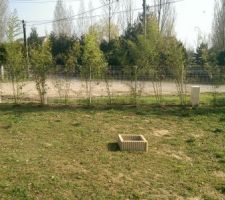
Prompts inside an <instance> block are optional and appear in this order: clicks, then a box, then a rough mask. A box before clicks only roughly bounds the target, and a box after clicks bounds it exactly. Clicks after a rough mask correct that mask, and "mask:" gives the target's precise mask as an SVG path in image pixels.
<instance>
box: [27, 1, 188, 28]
mask: <svg viewBox="0 0 225 200" xmlns="http://www.w3.org/2000/svg"><path fill="white" fill-rule="evenodd" d="M182 1H185V0H174V1H170V2H165V3H161V4H156V5H151V6H148V9H150V8H155V7H159V6H163V5H168V4H175V3H179V2H182ZM115 2H117V0H115V1H113V2H111V5H112V4H113V3H115ZM109 5H110V4H109V3H108V4H105V5H102V6H99V7H97V8H94V9H91V10H88V11H85V12H83V13H78V14H76V15H73V16H71V17H64V18H61V19H58V20H37V21H26V23H27V24H30V25H28V26H41V25H46V24H51V23H54V22H58V21H64V20H77V19H89V18H92V17H101V16H104V15H94V16H90V17H88V16H86V17H84V16H82V15H84V14H87V13H90V12H93V11H95V10H98V9H101V8H103V7H106V6H109ZM142 9H143V8H136V9H132V11H139V10H142ZM124 12H130V10H126V11H118V12H114V14H118V13H124ZM79 16H82V17H79ZM33 22H37V23H33ZM38 22H40V23H38ZM31 23H33V24H31Z"/></svg>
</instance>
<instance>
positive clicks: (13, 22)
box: [6, 10, 22, 42]
mask: <svg viewBox="0 0 225 200" xmlns="http://www.w3.org/2000/svg"><path fill="white" fill-rule="evenodd" d="M21 29H22V26H21V22H20V20H19V17H18V15H17V11H16V10H14V11H13V12H12V13H11V14H10V17H9V19H8V22H7V31H6V35H7V40H8V42H13V41H15V40H16V39H17V37H18V36H19V35H20V34H21Z"/></svg>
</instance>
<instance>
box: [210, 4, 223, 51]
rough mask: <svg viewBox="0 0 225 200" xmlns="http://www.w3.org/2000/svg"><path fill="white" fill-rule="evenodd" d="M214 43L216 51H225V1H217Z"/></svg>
mask: <svg viewBox="0 0 225 200" xmlns="http://www.w3.org/2000/svg"><path fill="white" fill-rule="evenodd" d="M212 43H213V46H214V48H215V49H217V50H224V49H225V0H216V3H215V9H214V20H213V34H212Z"/></svg>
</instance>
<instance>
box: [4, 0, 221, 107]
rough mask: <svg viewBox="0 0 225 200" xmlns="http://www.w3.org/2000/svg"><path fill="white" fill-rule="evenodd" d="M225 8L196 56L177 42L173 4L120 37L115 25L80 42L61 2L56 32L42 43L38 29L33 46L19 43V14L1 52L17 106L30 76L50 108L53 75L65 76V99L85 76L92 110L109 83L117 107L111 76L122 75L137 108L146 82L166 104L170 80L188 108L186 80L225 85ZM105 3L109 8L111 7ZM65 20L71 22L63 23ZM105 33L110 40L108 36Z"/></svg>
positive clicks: (94, 29) (98, 28)
mask: <svg viewBox="0 0 225 200" xmlns="http://www.w3.org/2000/svg"><path fill="white" fill-rule="evenodd" d="M224 2H225V0H219V1H218V2H217V3H216V6H215V17H214V18H215V19H214V24H213V26H214V33H213V34H212V38H213V39H212V41H213V42H212V45H211V46H210V47H209V44H207V42H205V41H204V42H202V43H201V44H200V45H199V46H198V47H197V49H196V50H194V51H193V50H188V49H186V48H185V46H184V45H183V44H182V42H181V41H178V39H177V38H176V36H175V33H174V21H175V17H174V16H175V15H174V12H175V10H174V7H173V6H172V4H170V3H169V1H167V0H163V1H159V0H158V1H157V0H156V1H155V5H158V6H155V7H154V9H150V7H148V6H147V9H146V15H143V13H140V14H139V15H138V17H137V19H135V20H134V19H131V15H130V17H128V18H127V19H128V20H127V21H128V22H127V25H126V28H125V29H124V31H123V32H122V33H119V31H117V30H118V29H119V28H118V24H116V23H114V22H113V20H111V21H110V23H111V24H107V23H103V24H99V23H93V24H91V25H90V26H89V28H88V30H86V31H85V33H82V34H81V35H80V36H78V35H77V34H76V33H74V32H73V26H72V23H71V16H72V15H71V11H68V10H67V9H66V8H65V6H64V4H63V1H62V0H59V1H58V2H57V4H56V7H55V12H54V16H55V22H54V23H53V32H52V33H51V34H50V35H49V36H47V37H44V38H41V37H39V36H38V33H37V29H36V28H32V31H31V33H30V36H29V37H28V39H27V44H28V45H27V46H24V45H23V43H21V42H20V41H19V40H17V36H18V35H19V33H20V32H21V25H20V20H19V18H18V16H17V13H16V11H14V12H13V13H11V15H10V16H9V17H8V20H7V24H6V25H5V27H6V31H5V32H6V40H5V42H2V44H1V46H0V64H4V66H5V67H6V70H7V72H8V76H9V79H10V80H11V82H12V85H13V94H14V99H15V102H18V101H19V99H20V95H21V93H22V88H23V80H25V79H26V78H27V77H29V74H30V73H31V74H32V76H33V79H34V80H35V83H36V89H37V91H38V93H39V96H40V101H41V103H44V102H45V96H46V93H47V89H46V81H47V77H48V75H49V74H50V73H51V74H54V73H56V74H59V73H60V74H63V77H64V78H65V81H64V82H63V83H62V82H57V81H56V86H57V87H58V89H59V93H60V88H61V87H63V88H64V93H63V95H62V94H61V95H62V96H64V98H65V99H66V98H67V96H68V90H69V88H70V82H69V80H70V79H69V78H70V77H71V76H73V75H74V74H79V75H80V77H81V78H83V79H84V80H85V83H86V93H87V97H88V102H89V104H90V103H91V101H92V88H93V87H94V85H93V81H94V80H96V79H103V80H105V82H106V88H107V93H108V96H109V101H110V102H111V92H110V84H109V81H110V75H111V73H112V72H113V71H117V72H118V71H119V72H120V73H122V74H124V75H125V76H126V77H127V78H128V79H129V80H130V90H131V95H132V97H133V100H134V103H135V104H137V101H138V97H139V96H140V95H141V92H142V85H141V83H140V82H139V81H138V80H139V79H140V78H141V77H143V76H144V77H147V78H149V80H151V81H152V84H153V88H154V94H155V98H156V100H157V102H158V103H161V102H162V101H163V99H162V82H163V81H164V80H166V79H167V78H168V77H170V78H172V79H173V80H175V83H176V86H177V92H178V95H179V98H180V103H181V104H184V103H185V101H186V88H185V83H186V78H187V76H188V75H191V73H194V75H196V74H197V78H201V75H202V74H203V75H204V76H207V77H208V78H209V80H210V81H211V83H212V84H213V85H215V86H218V85H220V84H222V83H223V81H224V74H225V73H224V70H225V69H224V66H225V43H223V40H224V38H225V33H224V32H223V31H220V30H221V27H224V30H225V24H223V22H224V21H223V19H224V18H223V17H225V14H224V10H225V9H224V8H225V7H224V6H225V3H224ZM102 3H103V4H104V3H105V4H106V1H103V2H102ZM157 3H158V4H157ZM106 5H107V4H106ZM130 5H131V4H130ZM128 6H129V5H128ZM105 8H106V9H107V6H106V7H105ZM110 9H112V8H110ZM130 12H132V9H131V10H130ZM130 14H131V13H130ZM60 16H63V17H64V18H65V19H66V20H60ZM108 17H109V18H110V19H112V18H113V16H108ZM221 17H222V19H221ZM106 18H107V17H106ZM131 21H132V23H131ZM80 24H81V25H82V22H80ZM102 30H106V32H107V31H108V32H110V34H108V35H107V34H103V32H104V31H102ZM223 34H224V35H223ZM62 85H63V86H62ZM61 93H62V92H61Z"/></svg>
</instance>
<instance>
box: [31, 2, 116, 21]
mask: <svg viewBox="0 0 225 200" xmlns="http://www.w3.org/2000/svg"><path fill="white" fill-rule="evenodd" d="M115 2H116V1H113V2H111V4H113V3H115ZM105 6H109V4H106V5H102V6H99V7H97V8H93V9H91V10H89V11H85V12H83V13H78V14H77V15H73V16H70V17H64V18H61V19H57V20H52V21H48V22H43V23H41V24H39V25H44V24H51V23H54V22H59V21H64V20H68V19H69V20H73V19H74V18H75V17H78V16H80V15H84V14H87V13H89V12H93V11H95V10H98V9H101V8H103V7H105ZM27 23H29V21H28V22H27Z"/></svg>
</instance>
